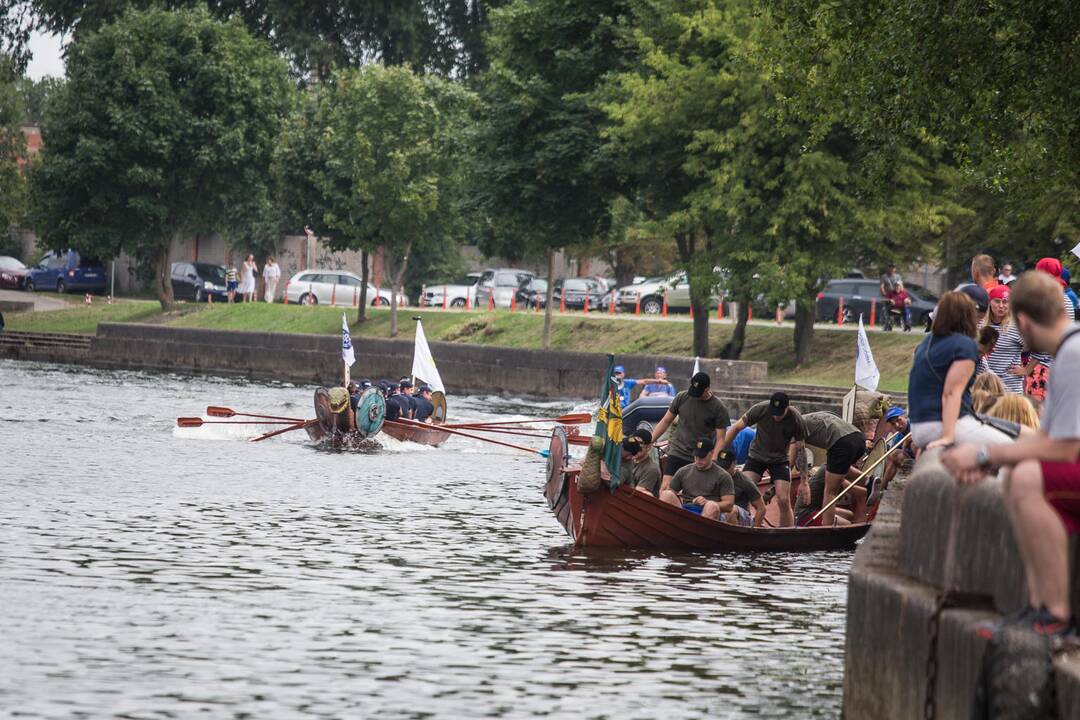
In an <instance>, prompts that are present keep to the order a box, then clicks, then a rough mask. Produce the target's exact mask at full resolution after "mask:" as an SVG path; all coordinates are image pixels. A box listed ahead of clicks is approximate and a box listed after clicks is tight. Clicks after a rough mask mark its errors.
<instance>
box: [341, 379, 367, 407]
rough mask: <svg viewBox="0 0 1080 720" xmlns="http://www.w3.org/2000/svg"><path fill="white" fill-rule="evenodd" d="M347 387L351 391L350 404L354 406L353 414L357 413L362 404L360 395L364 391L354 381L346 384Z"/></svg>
mask: <svg viewBox="0 0 1080 720" xmlns="http://www.w3.org/2000/svg"><path fill="white" fill-rule="evenodd" d="M345 389H346V390H348V391H349V405H350V407H352V411H353V414H354V415H355V414H356V408H357V407H359V405H360V395H362V394H363V392H362V391H361V390H360V386H359V385H357V384H356V383H354V382H350V383H349V384H348V385H346V386H345Z"/></svg>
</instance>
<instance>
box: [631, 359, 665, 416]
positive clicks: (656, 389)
mask: <svg viewBox="0 0 1080 720" xmlns="http://www.w3.org/2000/svg"><path fill="white" fill-rule="evenodd" d="M658 395H659V396H661V397H663V396H667V397H675V388H674V386H672V384H671V383H669V382H668V379H667V368H666V367H664V366H663V365H657V366H656V370H654V371H653V379H652V380H646V381H645V387H643V388H642V389H641V396H640V397H655V396H658ZM623 407H625V405H624V406H623Z"/></svg>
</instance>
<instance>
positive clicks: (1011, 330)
mask: <svg viewBox="0 0 1080 720" xmlns="http://www.w3.org/2000/svg"><path fill="white" fill-rule="evenodd" d="M990 327H992V328H994V329H995V330H997V331H998V332H999V333H1000V334H999V335H998V339H997V344H995V345H994V351H993V352H992V353H990V354H989V355H987V356H986V365H987V367H989V368H990V372H992V373H994V374H995V375H997V376H998V377H999V378H1000V379H1001V383H1002V384H1003V385H1004V386H1005V390H1006V392H1011V393H1017V394H1023V392H1024V378H1023V377H1021V376H1019V375H1011V374H1010V373H1009V368H1011V367H1012V366H1013V365H1019V364H1020V353H1022V352H1023V351H1024V338H1023V337H1021V335H1020V331H1019V330H1017V329H1016V323H1009V325H1008V326H1007V327H1006V328H1005V329H1004V330H1002V329H1001V326H1000V325H995V324H994V323H990Z"/></svg>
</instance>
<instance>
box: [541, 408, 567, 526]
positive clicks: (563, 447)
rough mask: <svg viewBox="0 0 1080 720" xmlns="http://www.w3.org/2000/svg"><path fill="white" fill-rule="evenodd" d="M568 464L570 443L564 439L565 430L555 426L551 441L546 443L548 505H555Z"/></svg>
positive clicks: (564, 480)
mask: <svg viewBox="0 0 1080 720" xmlns="http://www.w3.org/2000/svg"><path fill="white" fill-rule="evenodd" d="M569 464H570V443H569V442H568V441H567V439H566V430H564V429H563V428H562V427H556V428H555V429H554V430H552V431H551V443H550V444H549V445H548V458H547V486H548V490H549V492H548V493H546V495H547V501H548V507H549V508H553V507H555V503H556V502H558V500H559V497H560V496H561V495H562V493H563V487H562V485H563V483H565V482H566V478H565V476H564V475H563V471H564V470H566V467H567V465H569Z"/></svg>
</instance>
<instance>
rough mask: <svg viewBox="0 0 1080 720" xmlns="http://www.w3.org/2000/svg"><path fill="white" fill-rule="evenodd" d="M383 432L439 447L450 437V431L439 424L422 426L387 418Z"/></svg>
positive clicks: (409, 440)
mask: <svg viewBox="0 0 1080 720" xmlns="http://www.w3.org/2000/svg"><path fill="white" fill-rule="evenodd" d="M382 431H383V434H385V435H389V436H390V437H392V438H394V439H395V440H401V441H402V442H413V443H419V444H421V445H431V446H432V447H438V446H439V445H442V444H443V443H444V442H446V441H447V440H449V439H450V433H449V432H447V431H446V430H440V429H439V426H438V425H429V426H427V427H421V426H420V425H418V424H416V423H403V422H398V421H397V420H387V421H386V422H385V423H383V426H382Z"/></svg>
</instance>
